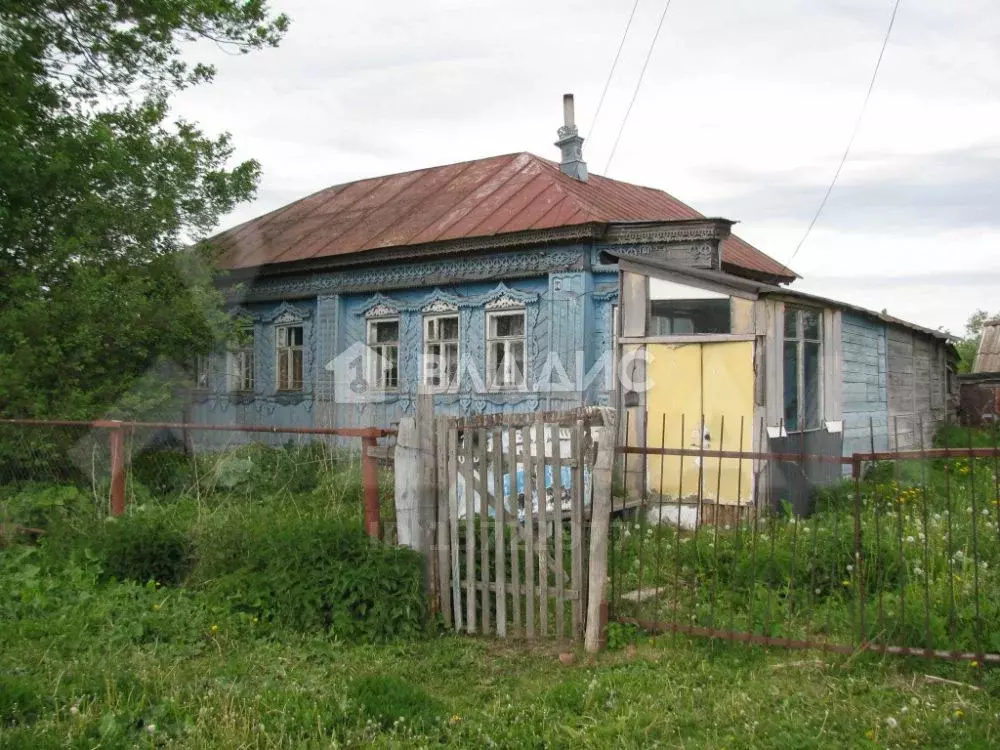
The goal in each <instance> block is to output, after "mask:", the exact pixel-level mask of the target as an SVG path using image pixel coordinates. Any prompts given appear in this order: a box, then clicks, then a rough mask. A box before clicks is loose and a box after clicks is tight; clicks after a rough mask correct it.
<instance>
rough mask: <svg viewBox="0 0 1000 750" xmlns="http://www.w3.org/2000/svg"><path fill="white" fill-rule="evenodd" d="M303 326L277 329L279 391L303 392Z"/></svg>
mask: <svg viewBox="0 0 1000 750" xmlns="http://www.w3.org/2000/svg"><path fill="white" fill-rule="evenodd" d="M302 340H303V339H302V326H279V327H278V328H277V329H276V343H277V354H278V356H277V360H278V390H279V391H301V390H302Z"/></svg>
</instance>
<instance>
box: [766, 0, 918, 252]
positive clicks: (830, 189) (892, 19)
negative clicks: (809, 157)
mask: <svg viewBox="0 0 1000 750" xmlns="http://www.w3.org/2000/svg"><path fill="white" fill-rule="evenodd" d="M900 1H901V0H896V3H895V5H893V6H892V15H891V16H889V27H888V28H887V29H886V30H885V37H883V39H882V48H881V49H880V50H879V53H878V60H876V61H875V70H873V71H872V78H871V80H870V81H869V82H868V91H867V92H866V93H865V100H864V102H862V104H861V111H860V112H859V113H858V119H857V121H856V122H855V123H854V130H853V131H852V132H851V137H850V139H849V140H848V141H847V148H845V149H844V155H843V156H842V157H840V164H838V165H837V171H836V172H834V174H833V180H832V181H831V182H830V187H828V188H827V189H826V193H825V194H824V195H823V200H821V201H820V203H819V208H817V209H816V214H815V215H814V216H813V217H812V221H810V222H809V226H808V227H806V233H805V234H804V235H802V239H801V240H799V244H798V245H796V246H795V252H793V253H792V255H791V257H790V258H789V259H788V263H791V262H792V261H793V260H795V256H796V255H798V254H799V250H801V249H802V245H803V244H805V241H806V238H807V237H808V236H809V233H810V232H811V231H812V228H813V227H814V226H815V225H816V221H817V220H818V219H819V216H820V214H821V213H823V209H824V208H825V207H826V202H827V200H828V199H829V197H830V193H832V192H833V187H834V185H836V184H837V178H839V177H840V171H841V170H842V169H843V168H844V164H845V163H846V162H847V157H848V155H850V153H851V147H852V146H854V139H855V138H856V137H857V135H858V131H859V130H860V129H861V120H862V119H864V116H865V110H866V109H867V108H868V100H869V99H870V98H871V95H872V89H874V88H875V79H876V78H877V77H878V69H879V67H880V66H881V65H882V56H883V55H885V48H886V47H887V46H888V45H889V35H890V34H891V33H892V25H893V24H894V23H895V21H896V11H898V10H899V3H900ZM786 265H787V263H786Z"/></svg>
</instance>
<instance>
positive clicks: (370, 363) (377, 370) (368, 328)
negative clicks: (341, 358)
mask: <svg viewBox="0 0 1000 750" xmlns="http://www.w3.org/2000/svg"><path fill="white" fill-rule="evenodd" d="M383 323H395V324H396V340H395V341H382V342H377V341H375V338H376V337H375V335H374V333H375V330H376V327H377V326H378V325H380V324H383ZM400 326H401V323H400V319H399V316H398V315H385V316H379V317H370V318H367V319H366V320H365V343H366V344H367V347H368V352H367V356H366V357H365V382H367V383H368V388H369V390H371V391H376V392H385V393H388V392H393V391H398V390H399V381H400V377H399V376H400V372H399V339H400V333H401V332H402V331H401V327H400ZM389 349H395V350H396V358H395V363H396V382H395V383H390V382H389V378H388V373H389V372H390V369H387V368H386V366H385V362H386V361H387V357H386V352H387V351H388V350H389Z"/></svg>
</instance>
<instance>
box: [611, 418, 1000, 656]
mask: <svg viewBox="0 0 1000 750" xmlns="http://www.w3.org/2000/svg"><path fill="white" fill-rule="evenodd" d="M892 427H893V425H892V424H890V430H891V429H892ZM869 429H870V430H872V443H873V444H874V430H873V428H872V427H871V426H869ZM921 433H923V426H922V425H921ZM626 434H627V431H626ZM997 438H998V433H997V431H996V430H992V431H989V432H987V431H969V430H958V429H956V428H953V427H945V428H944V429H941V430H940V431H939V437H938V440H937V444H936V445H935V446H930V445H921V446H919V447H918V448H916V449H914V450H906V451H881V452H875V451H871V452H867V453H854V454H852V455H850V456H847V457H842V456H840V455H836V454H831V453H823V454H807V453H804V452H803V453H800V454H798V455H795V454H788V453H777V452H768V451H767V449H766V448H764V449H762V450H758V451H750V450H745V449H741V448H740V447H738V446H737V445H732V446H730V445H727V444H726V443H725V439H724V438H722V436H719V439H717V440H718V441H717V442H716V445H714V446H712V447H706V446H704V445H701V446H694V447H692V446H691V445H681V446H677V447H674V446H670V445H661V446H660V447H650V445H649V444H648V441H647V444H646V445H644V446H642V447H635V446H629V445H627V444H626V445H624V446H622V447H620V448H619V449H618V452H619V457H620V465H619V470H620V474H619V476H620V477H621V479H620V481H619V484H618V487H617V489H616V493H615V495H616V496H615V500H614V510H613V513H614V522H613V525H612V535H611V542H610V546H611V549H610V599H609V602H610V608H611V619H612V620H613V621H617V622H619V623H624V624H626V625H630V626H638V627H642V628H644V629H649V630H651V631H668V632H669V631H672V632H679V633H688V634H694V635H704V636H707V637H711V638H724V639H729V640H740V641H750V642H756V643H763V644H770V645H778V646H788V647H800V648H817V649H825V650H831V651H838V652H844V653H852V652H854V651H856V650H858V649H865V650H874V651H881V652H888V653H902V654H919V655H925V656H928V657H939V658H953V659H955V658H958V659H968V660H972V661H977V662H980V663H983V662H1000V596H997V592H998V591H1000V573H998V568H1000V448H998V440H997ZM734 442H736V441H735V440H734ZM772 444H773V443H772ZM765 445H767V444H765ZM716 446H717V447H716ZM637 459H642V460H643V462H644V463H643V466H642V471H641V474H642V481H641V486H637V484H636V482H634V481H630V468H629V462H630V461H631V462H632V463H633V464H634V463H635V462H636V460H637ZM810 464H812V465H817V464H823V465H827V466H834V467H836V466H837V464H843V468H845V469H846V468H847V467H849V469H850V473H849V474H842V473H841V472H835V473H834V474H833V475H831V473H830V472H826V473H824V474H822V475H820V476H822V478H823V480H822V481H819V482H815V483H812V482H801V483H799V484H794V483H792V484H790V483H788V482H786V481H784V479H783V478H787V477H788V476H789V475H790V474H798V475H800V476H802V477H809V476H817V475H816V474H815V473H814V472H812V471H811V469H810V468H809V465H810ZM692 477H693V479H692ZM685 479H687V480H688V482H689V483H688V484H687V486H686V487H685ZM726 482H731V486H732V488H733V491H731V492H729V493H727V492H726V490H725V486H726ZM743 482H746V483H747V484H745V485H744V484H743ZM740 485H743V486H740ZM789 488H793V489H797V490H798V491H802V492H805V493H806V494H807V497H806V500H805V501H804V502H803V501H802V500H801V499H800V498H792V497H789V496H787V495H786V494H785V493H786V492H787V491H788V489H789Z"/></svg>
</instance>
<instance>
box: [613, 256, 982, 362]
mask: <svg viewBox="0 0 1000 750" xmlns="http://www.w3.org/2000/svg"><path fill="white" fill-rule="evenodd" d="M604 257H605V258H606V259H610V260H611V261H612V262H619V263H624V264H625V265H626V266H630V267H632V268H633V269H634V270H635V271H637V272H638V273H648V274H649V275H657V274H660V275H666V276H670V275H676V274H680V275H683V276H688V277H690V278H692V279H700V280H702V281H705V282H709V283H714V284H719V285H728V286H730V287H734V288H737V289H742V290H745V291H752V292H753V293H754V294H757V295H761V296H767V295H775V296H778V297H784V298H789V299H795V300H802V301H803V302H806V303H810V302H811V303H813V304H816V305H823V306H825V307H834V308H840V309H841V310H850V311H851V312H855V313H858V314H859V315H864V316H866V317H869V318H872V319H874V320H878V321H881V322H883V323H887V324H889V325H895V326H900V327H902V328H908V329H910V330H911V331H914V332H916V333H920V334H923V335H924V336H929V337H932V338H935V339H938V340H939V341H942V342H944V343H945V344H947V345H949V346H951V345H952V342H953V341H954V339H955V337H954V336H952V335H951V334H950V333H946V332H945V331H939V330H935V329H933V328H926V327H924V326H921V325H917V324H916V323H910V322H909V321H907V320H903V319H901V318H897V317H895V316H893V315H889V314H887V313H882V312H876V311H875V310H869V309H868V308H866V307H860V306H859V305H852V304H851V303H849V302H841V301H840V300H835V299H830V298H829V297H820V296H819V295H817V294H810V293H808V292H800V291H798V290H797V289H788V288H787V287H781V286H775V285H774V284H767V283H764V282H760V281H752V280H749V279H742V278H738V277H734V276H732V275H730V274H726V273H724V272H721V271H710V270H707V269H698V268H688V267H686V266H680V265H677V264H675V263H671V262H669V261H665V260H663V259H661V258H656V257H654V256H650V255H631V254H629V253H623V252H620V251H616V250H606V251H605V252H604ZM994 325H995V326H996V327H997V328H998V330H1000V321H996V323H995V324H994ZM985 340H986V332H985V328H984V331H983V341H985ZM994 341H995V342H996V347H995V349H994V350H993V351H995V352H996V357H997V359H996V360H995V361H996V363H997V365H998V367H997V371H998V372H1000V333H997V334H996V337H995V338H994ZM980 346H982V344H980ZM974 372H976V371H975V370H974Z"/></svg>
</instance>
